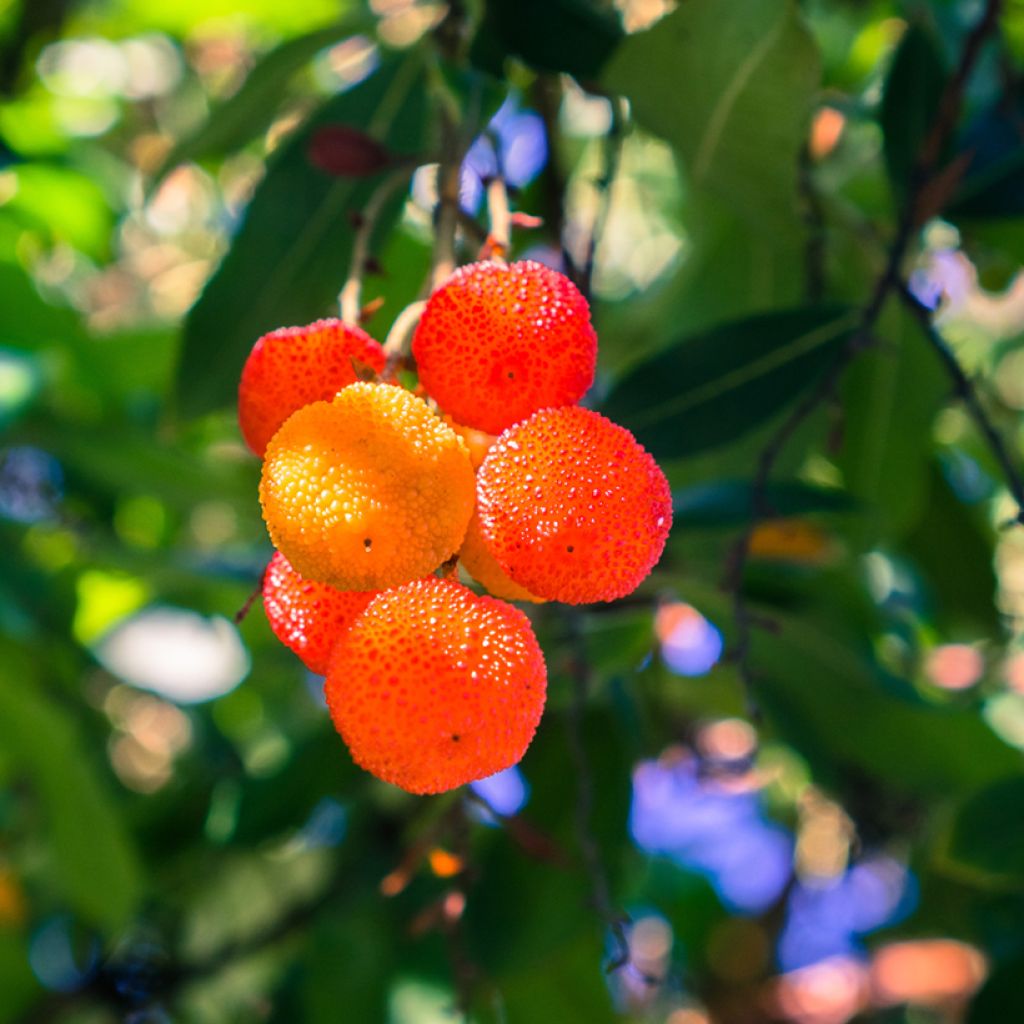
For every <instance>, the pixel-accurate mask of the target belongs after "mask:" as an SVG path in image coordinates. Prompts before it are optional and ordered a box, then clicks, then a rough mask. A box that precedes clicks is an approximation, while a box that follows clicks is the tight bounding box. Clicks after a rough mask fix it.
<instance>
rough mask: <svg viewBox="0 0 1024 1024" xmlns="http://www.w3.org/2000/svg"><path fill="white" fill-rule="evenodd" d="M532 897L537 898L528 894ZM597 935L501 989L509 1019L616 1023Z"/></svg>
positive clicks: (582, 941)
mask: <svg viewBox="0 0 1024 1024" xmlns="http://www.w3.org/2000/svg"><path fill="white" fill-rule="evenodd" d="M531 898H536V897H533V896H532V895H531ZM603 961H604V951H603V949H602V947H601V943H600V942H599V941H598V940H597V938H596V937H590V936H584V937H581V938H580V939H578V940H577V941H575V942H573V943H572V944H571V945H567V946H564V947H563V948H561V949H559V950H558V951H557V952H556V953H554V954H553V955H551V956H548V957H545V958H544V959H543V960H539V961H538V962H537V963H535V964H534V965H533V966H532V967H531V969H530V970H528V971H523V972H522V973H521V974H518V975H516V976H514V977H512V978H509V979H508V980H505V981H502V983H501V985H500V993H501V1003H502V1006H503V1008H504V1013H505V1015H506V1016H505V1017H503V1018H502V1019H508V1020H510V1021H542V1020H549V1021H556V1020H557V1021H587V1024H614V1022H615V1021H621V1020H622V1018H621V1017H620V1016H619V1014H618V1013H616V1012H615V1010H614V1008H613V1007H612V999H611V993H610V992H609V991H608V987H607V985H606V983H605V980H604V976H603V970H602V963H603Z"/></svg>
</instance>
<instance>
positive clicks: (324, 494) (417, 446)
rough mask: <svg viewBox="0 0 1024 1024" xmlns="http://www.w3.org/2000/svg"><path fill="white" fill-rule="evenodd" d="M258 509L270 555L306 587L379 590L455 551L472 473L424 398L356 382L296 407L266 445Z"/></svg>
mask: <svg viewBox="0 0 1024 1024" xmlns="http://www.w3.org/2000/svg"><path fill="white" fill-rule="evenodd" d="M260 501H261V503H262V506H263V518H264V520H265V521H266V524H267V529H268V531H269V532H270V538H271V540H272V541H273V543H274V546H275V547H276V548H277V549H278V550H279V551H281V552H282V553H283V554H284V555H285V557H286V558H287V559H288V561H289V562H291V564H292V565H293V566H294V567H295V568H296V570H298V572H299V573H301V574H302V575H303V576H304V577H305V578H306V579H310V580H317V581H319V582H321V583H328V584H330V585H331V586H333V587H336V588H338V589H339V590H384V589H385V588H387V587H393V586H397V585H399V584H401V583H407V582H409V581H410V580H414V579H418V578H420V577H422V576H427V575H429V574H430V573H432V572H433V571H434V570H435V569H436V568H437V567H438V566H439V565H440V564H441V563H442V562H444V561H445V560H446V559H448V558H450V557H451V556H452V555H454V554H455V552H456V551H458V549H459V546H460V545H461V544H462V540H463V537H464V536H465V534H466V527H467V526H468V524H469V519H470V516H471V515H472V513H473V467H472V466H471V465H470V461H469V454H468V452H467V451H466V446H465V445H464V444H463V442H462V440H461V439H460V438H459V437H458V435H456V434H455V432H454V431H453V430H452V429H451V428H450V427H448V426H446V425H445V424H444V423H443V422H442V420H441V419H440V417H439V416H437V415H435V414H434V413H433V412H432V411H431V410H430V408H429V407H428V406H427V404H426V403H425V402H423V401H422V400H421V399H419V398H417V397H416V396H415V395H412V394H411V393H410V392H408V391H405V390H404V389H402V388H400V387H396V386H394V385H390V384H367V383H358V384H352V385H350V386H349V387H347V388H345V389H344V390H343V391H341V392H340V393H339V394H338V395H337V396H336V397H335V398H334V399H333V401H331V402H314V403H312V404H311V405H307V406H305V407H304V408H302V409H299V410H298V411H297V412H295V413H293V414H292V416H291V417H290V418H289V419H288V420H287V421H286V422H285V424H284V426H282V427H281V429H280V430H279V431H278V432H277V433H276V434H275V435H274V437H273V439H272V440H271V442H270V444H269V445H268V446H267V454H266V458H265V461H264V464H263V476H262V479H261V481H260Z"/></svg>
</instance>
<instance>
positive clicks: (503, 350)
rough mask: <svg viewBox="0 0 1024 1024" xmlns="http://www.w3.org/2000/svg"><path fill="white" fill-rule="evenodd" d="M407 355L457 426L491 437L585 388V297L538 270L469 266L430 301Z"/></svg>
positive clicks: (592, 355) (560, 277)
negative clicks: (410, 357)
mask: <svg viewBox="0 0 1024 1024" xmlns="http://www.w3.org/2000/svg"><path fill="white" fill-rule="evenodd" d="M412 353H413V356H414V357H415V359H416V367H417V370H418V372H419V376H420V383H421V384H422V385H423V387H424V388H425V389H426V391H427V393H428V394H429V395H430V396H431V397H432V398H433V399H434V400H435V401H436V402H437V403H438V405H440V406H441V408H442V409H443V410H444V411H445V412H447V413H449V414H450V415H451V416H453V417H454V418H455V419H456V420H457V421H458V422H459V423H461V424H463V425H464V426H467V427H473V428H475V429H477V430H483V431H486V432H487V433H490V434H497V433H499V432H500V431H502V430H504V429H505V428H506V427H509V426H511V425H512V424H513V423H518V422H519V421H520V420H522V419H525V418H526V417H527V416H529V415H530V414H531V413H533V412H536V410H538V409H542V408H546V407H549V406H560V405H572V404H573V403H575V402H578V401H579V400H580V398H582V397H583V395H584V393H585V392H586V390H587V388H589V387H590V385H591V384H592V383H593V380H594V368H595V365H596V361H597V335H596V334H595V332H594V328H593V326H592V325H591V323H590V308H589V307H588V305H587V300H586V299H585V298H584V297H583V295H582V294H580V291H579V289H578V288H576V286H575V285H574V284H573V283H572V282H571V281H570V280H569V279H568V278H567V277H566V276H565V275H564V274H560V273H558V271H556V270H551V269H550V268H549V267H545V266H544V265H543V264H541V263H535V262H533V261H532V260H524V261H522V262H519V263H510V264H507V265H506V264H504V263H492V262H483V263H471V264H469V265H468V266H464V267H460V268H459V269H458V270H456V271H455V273H454V274H452V276H451V277H449V278H448V280H447V281H445V283H444V284H442V285H441V287H440V288H438V289H437V291H435V292H434V293H433V295H431V296H430V299H429V300H428V302H427V305H426V308H425V309H424V311H423V316H422V317H421V318H420V322H419V324H418V325H417V327H416V333H415V335H414V336H413V341H412Z"/></svg>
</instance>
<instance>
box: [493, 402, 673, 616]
mask: <svg viewBox="0 0 1024 1024" xmlns="http://www.w3.org/2000/svg"><path fill="white" fill-rule="evenodd" d="M477 514H478V515H479V519H480V536H481V538H482V540H483V543H484V544H485V545H486V547H487V550H488V551H490V553H491V554H492V555H493V556H494V558H495V560H496V561H497V563H498V565H499V566H501V568H502V570H503V571H504V572H505V573H507V574H508V576H509V577H511V579H512V580H514V581H515V582H516V583H518V584H519V585H520V586H521V587H525V588H526V589H527V590H528V591H529V592H530V593H531V594H535V595H537V596H538V597H543V598H546V599H547V600H550V601H564V602H565V603H566V604H584V603H587V602H591V601H612V600H615V599H616V598H619V597H623V596H625V595H626V594H628V593H630V592H632V591H633V590H634V589H636V587H637V586H638V585H639V584H640V582H641V581H642V580H643V579H644V578H645V577H646V576H647V575H648V573H649V572H650V571H651V569H653V568H654V566H655V564H656V563H657V561H658V559H659V558H660V557H661V553H662V551H663V550H664V547H665V541H666V540H667V538H668V533H669V530H670V528H671V526H672V496H671V493H670V491H669V486H668V481H667V480H666V479H665V475H664V473H662V471H661V470H660V469H659V468H658V464H657V463H656V462H655V461H654V459H653V458H652V457H651V455H650V454H649V453H648V452H647V451H646V450H645V449H644V448H643V447H642V446H641V445H640V444H639V443H638V442H637V440H636V438H634V437H633V435H632V434H631V433H630V432H629V431H628V430H626V429H625V428H624V427H620V426H618V425H617V424H615V423H612V422H611V420H608V419H605V417H604V416H601V415H600V414H598V413H596V412H592V411H591V410H589V409H582V408H579V407H578V406H569V407H564V408H560V409H544V410H541V411H540V412H538V413H535V414H534V415H533V416H531V417H530V418H529V419H528V420H526V421H525V422H523V423H519V424H517V425H516V426H514V427H511V428H509V429H508V430H506V431H505V432H504V433H503V434H502V435H501V436H499V438H498V440H497V441H495V443H494V445H493V447H492V448H491V450H490V451H489V452H488V454H487V457H486V458H485V459H484V462H483V465H482V466H481V467H480V470H479V472H478V473H477Z"/></svg>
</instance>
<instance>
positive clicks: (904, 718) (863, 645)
mask: <svg viewBox="0 0 1024 1024" xmlns="http://www.w3.org/2000/svg"><path fill="white" fill-rule="evenodd" d="M685 591H686V595H687V600H689V601H691V602H692V603H693V604H694V605H695V606H696V607H698V608H700V610H701V611H702V612H703V613H705V614H706V615H708V616H709V617H710V618H711V619H712V621H714V622H716V623H719V624H724V623H728V622H729V621H730V620H731V618H732V612H731V606H730V600H731V599H730V598H729V596H728V595H724V594H722V593H721V592H720V591H718V590H716V589H715V588H713V587H706V586H701V585H700V584H699V583H697V582H696V581H692V582H690V581H688V582H687V583H686V584H685ZM758 610H759V611H760V613H761V614H763V615H765V616H766V617H767V618H769V619H771V620H772V622H773V624H774V628H773V629H772V630H771V631H768V630H758V631H756V633H755V636H754V645H753V658H752V662H753V666H754V669H755V671H756V674H757V683H756V688H755V691H754V699H755V700H756V701H757V703H758V705H759V707H760V708H761V710H762V711H763V712H764V716H765V720H766V722H767V723H768V724H769V725H770V726H771V728H772V729H773V730H774V731H775V732H776V734H777V735H779V736H780V737H781V738H782V739H784V740H785V741H786V742H787V743H789V744H790V745H791V746H793V747H794V749H796V750H797V751H798V752H799V753H800V754H801V755H803V756H804V757H805V758H806V759H807V761H808V762H809V763H810V765H811V767H812V769H813V770H814V772H815V776H816V777H817V778H819V779H820V780H821V781H822V782H824V783H826V784H828V785H831V786H834V787H836V788H838V789H840V790H841V791H848V795H849V799H851V800H854V799H860V800H863V799H864V798H865V794H869V793H870V792H871V791H872V790H871V789H870V787H868V786H867V782H868V781H869V780H870V781H873V782H874V783H875V784H878V785H881V786H883V788H881V789H880V792H882V793H885V794H887V795H889V796H892V795H893V794H903V795H907V794H909V795H921V796H931V797H933V798H934V797H938V796H949V795H951V794H958V793H964V792H966V791H968V790H970V789H976V788H978V787H980V786H984V785H986V784H988V783H991V782H994V781H996V780H997V779H1000V778H1004V777H1005V776H1007V775H1010V774H1012V773H1014V772H1016V771H1019V767H1020V755H1019V753H1018V752H1017V751H1016V750H1014V749H1013V748H1012V747H1010V746H1008V745H1007V744H1006V743H1004V742H1003V741H1002V740H1001V739H1000V738H999V737H998V736H996V734H995V733H994V732H992V730H991V729H990V728H989V727H988V726H987V725H986V723H985V722H984V720H983V719H982V718H981V716H980V715H979V714H978V712H977V711H976V710H973V709H964V708H960V707H952V706H948V705H937V704H932V703H930V702H928V701H926V700H924V699H923V698H922V697H919V696H918V695H917V694H916V692H915V691H914V690H913V689H911V688H910V686H908V685H907V684H906V683H905V682H904V681H902V680H899V679H896V678H894V677H893V676H891V675H890V674H889V673H887V672H886V671H885V670H884V669H883V668H882V667H881V666H880V665H879V664H878V662H877V660H876V659H875V657H874V652H873V650H872V647H871V639H870V638H871V634H872V632H874V631H875V630H877V629H878V628H879V623H877V622H876V621H875V612H874V610H873V608H872V607H871V606H870V605H868V604H867V599H866V597H865V595H864V594H863V592H862V590H861V588H860V585H859V583H857V582H856V581H853V580H851V579H849V578H847V577H843V576H841V575H835V574H833V575H829V576H828V577H822V578H814V579H812V580H808V581H807V582H806V583H805V584H804V590H803V591H802V596H801V597H800V598H799V599H798V598H797V595H796V594H794V593H790V594H789V595H787V596H786V597H785V598H784V599H783V600H781V601H780V603H779V604H777V605H760V606H758Z"/></svg>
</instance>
